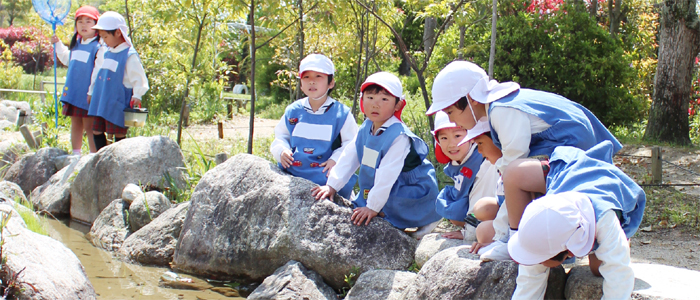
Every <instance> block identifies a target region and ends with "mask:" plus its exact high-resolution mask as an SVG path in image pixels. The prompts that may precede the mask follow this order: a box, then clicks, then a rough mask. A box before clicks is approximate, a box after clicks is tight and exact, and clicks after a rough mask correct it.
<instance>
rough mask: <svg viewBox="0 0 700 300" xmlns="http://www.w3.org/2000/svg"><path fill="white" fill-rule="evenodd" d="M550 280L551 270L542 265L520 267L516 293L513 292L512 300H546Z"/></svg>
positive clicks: (516, 281)
mask: <svg viewBox="0 0 700 300" xmlns="http://www.w3.org/2000/svg"><path fill="white" fill-rule="evenodd" d="M548 278H549V268H548V267H545V266H543V265H542V264H537V265H532V266H524V265H518V278H517V279H516V280H515V284H516V287H515V292H513V297H511V299H513V300H516V299H517V300H520V299H522V300H530V299H544V293H545V291H546V290H547V279H548Z"/></svg>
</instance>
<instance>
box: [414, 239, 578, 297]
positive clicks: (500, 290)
mask: <svg viewBox="0 0 700 300" xmlns="http://www.w3.org/2000/svg"><path fill="white" fill-rule="evenodd" d="M469 248H470V247H469V246H458V247H452V248H448V249H446V250H443V251H441V252H439V253H438V254H437V255H435V256H433V258H431V259H430V260H429V261H428V262H427V263H425V265H424V266H423V268H421V270H420V272H418V276H417V277H416V280H415V281H414V283H413V284H412V285H410V286H409V287H408V288H406V290H405V291H404V293H403V294H402V295H401V297H402V299H510V298H511V296H512V295H513V291H515V280H516V278H517V276H518V265H517V264H516V263H515V262H513V261H490V262H481V261H480V260H479V257H478V256H477V255H474V254H471V253H469ZM565 280H566V273H565V272H564V268H562V267H561V266H559V267H557V268H554V269H552V270H551V271H550V275H549V281H548V284H547V292H546V293H545V299H561V298H563V292H564V284H565Z"/></svg>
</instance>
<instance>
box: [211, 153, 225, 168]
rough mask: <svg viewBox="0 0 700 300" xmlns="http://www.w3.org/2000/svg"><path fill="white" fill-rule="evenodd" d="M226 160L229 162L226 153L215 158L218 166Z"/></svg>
mask: <svg viewBox="0 0 700 300" xmlns="http://www.w3.org/2000/svg"><path fill="white" fill-rule="evenodd" d="M226 160H228V154H226V153H224V152H221V153H219V154H217V155H216V156H215V158H214V161H216V164H217V165H220V164H223V163H224V162H225V161H226Z"/></svg>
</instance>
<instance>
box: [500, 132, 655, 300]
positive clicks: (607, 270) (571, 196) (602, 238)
mask: <svg viewBox="0 0 700 300" xmlns="http://www.w3.org/2000/svg"><path fill="white" fill-rule="evenodd" d="M613 152H614V147H613V145H612V143H611V142H610V141H604V142H602V143H600V144H598V145H596V146H595V147H593V148H591V149H589V150H588V151H585V152H584V151H583V150H581V149H577V148H574V147H568V146H561V147H557V148H556V149H555V150H554V152H553V153H552V155H551V157H550V159H549V161H548V165H547V163H545V162H542V163H540V162H539V161H536V160H535V161H533V163H532V164H519V165H512V166H510V167H509V171H508V173H507V174H508V175H506V176H508V177H517V178H521V179H522V178H524V177H538V178H542V177H544V178H546V184H545V183H544V182H539V183H538V185H539V186H531V185H529V182H528V180H524V181H523V182H520V183H519V184H518V187H519V188H520V189H521V192H522V195H520V197H511V198H508V196H507V197H506V202H507V203H508V205H511V203H517V202H520V203H530V202H531V199H529V198H528V197H529V193H530V191H533V190H545V191H546V195H545V196H544V197H542V198H540V199H537V200H535V201H532V203H530V204H529V205H527V207H526V208H525V209H524V211H523V212H522V218H521V219H519V220H518V224H515V225H516V226H519V227H520V229H519V230H518V231H516V232H515V233H514V234H513V236H512V237H511V239H510V241H509V242H508V251H509V253H510V255H511V256H512V258H513V260H515V261H516V262H518V263H519V264H520V266H519V269H518V278H517V288H516V289H515V293H514V294H513V299H542V298H543V297H544V292H545V289H546V287H547V277H548V273H549V268H552V267H556V266H558V265H560V264H561V262H562V260H564V259H565V258H567V257H573V256H579V257H580V256H583V255H586V254H589V253H590V254H589V256H588V257H589V261H590V267H591V272H593V274H594V275H596V276H602V277H603V298H604V299H627V298H629V297H630V295H631V294H632V289H633V287H634V273H633V272H632V269H631V267H630V266H629V264H630V249H629V241H628V239H629V238H630V237H632V235H634V233H635V232H636V231H637V229H638V228H639V225H640V223H641V221H642V216H643V214H644V207H645V204H646V196H645V194H644V191H643V190H642V188H641V187H639V185H637V184H636V183H635V182H634V181H633V180H632V179H631V178H629V177H628V176H627V175H625V173H623V172H622V171H620V169H618V168H617V167H615V166H614V165H613V164H612V163H611V162H612V155H613ZM543 166H548V167H545V168H543ZM517 178H513V179H517ZM504 180H505V184H506V188H508V185H509V184H511V185H512V184H513V183H514V181H510V179H508V178H504ZM545 186H546V187H545ZM526 194H527V195H526ZM511 226H512V224H511Z"/></svg>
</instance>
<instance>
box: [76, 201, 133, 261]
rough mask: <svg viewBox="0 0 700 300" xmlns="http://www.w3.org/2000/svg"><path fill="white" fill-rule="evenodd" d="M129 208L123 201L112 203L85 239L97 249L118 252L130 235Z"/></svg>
mask: <svg viewBox="0 0 700 300" xmlns="http://www.w3.org/2000/svg"><path fill="white" fill-rule="evenodd" d="M127 213H128V207H127V206H126V205H125V204H124V201H122V199H117V200H114V201H112V203H110V204H109V205H108V206H107V207H106V208H105V209H104V210H103V211H102V213H100V215H99V216H98V217H97V219H95V222H94V223H92V227H91V228H90V232H88V233H87V234H86V235H85V238H86V239H87V240H88V241H90V242H91V243H92V244H93V245H94V246H95V247H99V248H102V249H105V250H107V251H117V250H119V248H120V247H121V246H122V244H123V243H124V239H125V238H126V236H127V235H128V234H129V221H128V220H127Z"/></svg>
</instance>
